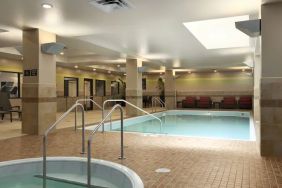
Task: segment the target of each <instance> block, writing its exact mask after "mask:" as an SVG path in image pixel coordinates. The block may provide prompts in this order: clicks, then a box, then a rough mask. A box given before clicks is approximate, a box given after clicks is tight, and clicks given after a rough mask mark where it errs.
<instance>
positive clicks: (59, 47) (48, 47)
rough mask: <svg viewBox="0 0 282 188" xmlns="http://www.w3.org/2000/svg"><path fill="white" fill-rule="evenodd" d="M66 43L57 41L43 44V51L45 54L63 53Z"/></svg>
mask: <svg viewBox="0 0 282 188" xmlns="http://www.w3.org/2000/svg"><path fill="white" fill-rule="evenodd" d="M65 47H66V45H64V44H61V43H56V42H51V43H45V44H41V51H42V53H45V54H52V55H56V54H59V53H61V52H62V51H63V50H64V48H65Z"/></svg>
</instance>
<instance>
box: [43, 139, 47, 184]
mask: <svg viewBox="0 0 282 188" xmlns="http://www.w3.org/2000/svg"><path fill="white" fill-rule="evenodd" d="M46 156H47V137H46V135H44V136H43V188H46V173H47V169H46V166H47V164H46V163H47V162H46Z"/></svg>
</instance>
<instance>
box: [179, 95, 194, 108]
mask: <svg viewBox="0 0 282 188" xmlns="http://www.w3.org/2000/svg"><path fill="white" fill-rule="evenodd" d="M195 107H196V97H186V98H185V99H184V100H183V101H182V108H195Z"/></svg>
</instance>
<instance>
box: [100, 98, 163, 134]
mask: <svg viewBox="0 0 282 188" xmlns="http://www.w3.org/2000/svg"><path fill="white" fill-rule="evenodd" d="M107 102H124V103H126V104H128V105H130V106H132V107H133V108H136V109H137V110H140V111H141V112H143V113H145V114H147V115H149V116H151V117H153V118H155V119H157V120H158V121H159V122H160V124H161V128H162V126H163V123H162V120H161V119H160V118H158V117H156V116H154V115H152V114H150V113H148V112H147V111H145V110H143V109H142V108H139V107H138V106H135V105H134V104H132V103H130V102H128V101H126V100H124V99H109V100H106V101H104V103H103V110H102V117H103V119H104V111H105V105H106V103H107ZM104 127H105V126H104V123H103V126H102V128H103V129H102V132H104V130H105V128H104Z"/></svg>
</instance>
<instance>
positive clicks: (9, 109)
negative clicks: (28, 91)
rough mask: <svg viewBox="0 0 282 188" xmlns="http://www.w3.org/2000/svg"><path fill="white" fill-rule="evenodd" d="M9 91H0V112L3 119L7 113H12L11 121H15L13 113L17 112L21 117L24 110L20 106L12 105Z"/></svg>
mask: <svg viewBox="0 0 282 188" xmlns="http://www.w3.org/2000/svg"><path fill="white" fill-rule="evenodd" d="M9 95H10V93H9V92H0V114H1V118H2V120H3V119H4V116H5V114H9V115H10V121H11V122H12V121H13V113H14V112H16V113H18V115H19V118H21V115H22V111H21V109H20V106H12V105H11V103H10V99H9Z"/></svg>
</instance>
